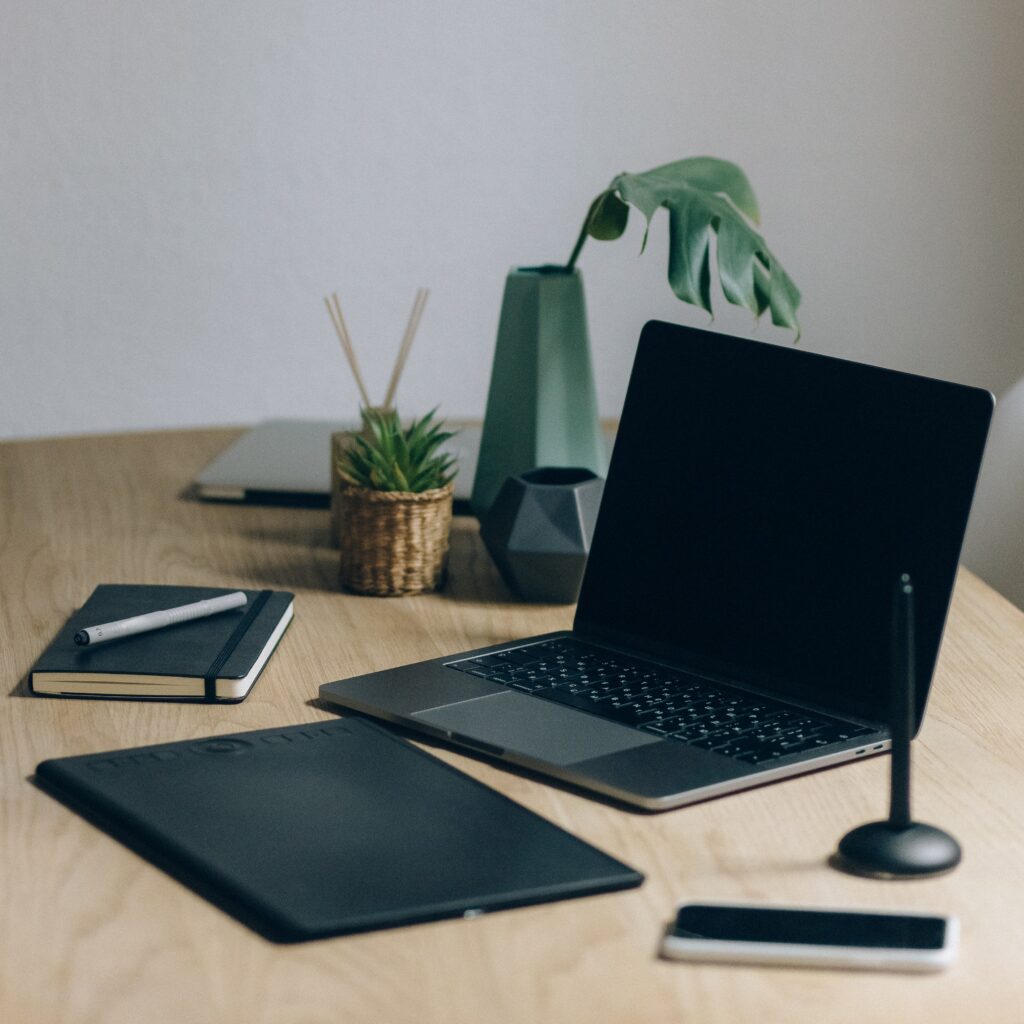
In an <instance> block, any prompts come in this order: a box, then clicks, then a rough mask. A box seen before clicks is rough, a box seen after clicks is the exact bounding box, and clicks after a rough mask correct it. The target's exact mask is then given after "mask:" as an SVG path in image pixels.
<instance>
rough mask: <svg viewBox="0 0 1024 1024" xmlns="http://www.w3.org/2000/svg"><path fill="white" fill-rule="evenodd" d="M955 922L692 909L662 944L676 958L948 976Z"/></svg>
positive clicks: (708, 906) (928, 917) (725, 907)
mask: <svg viewBox="0 0 1024 1024" xmlns="http://www.w3.org/2000/svg"><path fill="white" fill-rule="evenodd" d="M959 937H960V927H959V923H958V922H957V919H956V918H955V917H940V916H937V915H932V914H907V913H897V914H894V913H889V912H888V911H867V912H866V911H860V910H856V911H854V910H819V909H814V910H811V909H800V908H797V907H770V906H747V905H741V904H725V903H684V904H682V905H681V906H680V907H679V909H678V912H677V914H676V919H675V922H674V924H673V925H672V926H671V927H670V928H669V930H668V932H667V933H666V935H665V938H664V939H663V940H662V944H661V954H662V956H665V957H669V958H671V959H674V960H698V961H704V962H708V961H727V962H731V963H747V964H792V965H796V966H801V967H854V968H864V969H870V970H879V969H881V970H889V971H941V970H942V969H943V968H944V967H947V966H948V965H949V964H950V963H952V962H953V959H954V958H955V956H956V952H957V947H958V945H959Z"/></svg>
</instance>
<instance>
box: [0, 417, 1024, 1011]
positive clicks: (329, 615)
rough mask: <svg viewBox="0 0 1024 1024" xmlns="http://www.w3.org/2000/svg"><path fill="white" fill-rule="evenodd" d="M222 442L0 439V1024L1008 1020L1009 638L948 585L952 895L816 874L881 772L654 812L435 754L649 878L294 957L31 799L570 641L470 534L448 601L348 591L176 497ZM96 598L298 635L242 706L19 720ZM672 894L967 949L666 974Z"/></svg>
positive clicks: (982, 608) (330, 571)
mask: <svg viewBox="0 0 1024 1024" xmlns="http://www.w3.org/2000/svg"><path fill="white" fill-rule="evenodd" d="M235 436H236V432H233V431H224V430H216V431H213V430H211V431H189V432H177V433H151V434H137V435H132V436H112V437H96V438H75V439H65V440H47V441H30V442H16V443H7V444H2V445H0V566H2V572H0V588H2V595H3V599H2V603H0V623H2V637H3V642H2V644H0V672H2V679H0V682H2V686H3V706H2V710H0V751H2V766H3V771H2V779H0V856H2V872H0V907H2V908H3V916H2V921H0V941H2V944H3V945H2V952H0V1021H2V1022H4V1024H49V1022H57V1021H60V1022H64V1021H67V1022H74V1024H91V1022H100V1021H102V1022H117V1024H120V1022H125V1024H129V1022H130V1024H147V1022H150V1021H153V1022H157V1021H174V1022H176V1024H191V1022H205V1021H217V1022H220V1024H235V1022H237V1024H242V1022H245V1024H272V1022H289V1024H302V1022H310V1024H312V1022H321V1021H323V1022H328V1021H330V1022H342V1024H357V1022H364V1021H365V1022H368V1024H369V1022H372V1024H406V1022H408V1024H413V1022H415V1024H422V1022H432V1021H438V1022H441V1021H445V1022H454V1024H475V1022H484V1021H489V1022H509V1024H512V1022H515V1024H537V1022H552V1024H555V1022H557V1024H577V1022H578V1024H601V1022H638V1024H639V1022H643V1024H656V1022H661V1021H665V1022H669V1021H672V1022H679V1021H685V1022H688V1021H693V1022H698V1021H699V1022H703V1024H708V1022H715V1021H723V1022H725V1021H727V1022H740V1021H757V1022H758V1024H768V1022H775V1021H778V1022H791V1021H802V1020H807V1021H815V1022H817V1024H832V1022H836V1024H838V1022H847V1021H858V1022H863V1021H886V1022H890V1021H910V1020H928V1021H929V1022H937V1021H949V1022H957V1024H961V1022H963V1021H971V1020H974V1021H979V1022H985V1024H999V1022H1007V1024H1020V1022H1022V1021H1024V970H1022V966H1024V965H1022V953H1021V950H1022V949H1024V740H1022V736H1024V615H1022V614H1021V612H1019V611H1018V610H1017V609H1016V608H1014V607H1013V606H1012V605H1010V604H1009V603H1008V602H1006V601H1005V600H1003V599H1002V598H1001V597H1000V596H999V595H998V594H996V593H995V592H993V591H992V590H990V589H989V588H988V587H987V586H986V585H985V584H984V583H982V582H981V581H980V580H978V579H976V578H975V577H973V576H972V575H971V574H970V573H968V572H966V571H962V572H961V574H960V579H959V581H958V584H957V590H956V594H955V597H954V601H953V606H952V610H951V613H950V617H949V621H948V625H947V630H946V638H945V642H944V646H943V650H942V654H941V657H940V661H939V666H938V670H937V673H936V678H935V681H934V686H933V691H932V697H931V702H930V705H929V710H928V715H927V718H926V720H925V725H924V728H923V730H922V734H921V737H920V742H918V743H917V744H915V753H914V757H915V761H914V768H915V794H914V797H915V811H916V813H917V816H918V817H919V818H920V819H922V820H924V821H931V822H933V823H935V824H938V825H941V826H943V827H946V828H948V829H949V830H951V831H952V832H953V833H954V834H955V835H956V836H957V837H958V838H959V839H960V840H961V842H962V844H963V846H964V851H965V859H964V862H963V864H962V866H961V867H960V868H959V869H958V870H957V871H955V872H954V873H953V874H951V875H948V876H946V877H945V878H940V879H934V880H926V881H916V882H902V883H881V882H871V881H866V880H859V879H855V878H850V877H846V876H844V875H840V874H837V873H835V872H834V871H832V870H830V869H829V868H828V867H827V866H826V859H827V857H828V856H829V854H830V853H831V851H832V850H833V849H834V847H835V844H836V842H837V840H838V839H839V837H840V836H841V835H842V834H843V833H844V832H845V831H846V830H847V829H849V828H850V827H852V826H853V825H856V824H859V823H860V822H863V821H866V820H869V819H872V818H877V817H880V816H882V815H883V814H884V812H885V809H886V779H887V769H888V761H887V759H884V758H875V759H873V760H869V761H862V762H858V763H856V764H853V765H849V766H845V767H841V768H838V769H833V770H830V771H825V772H819V773H817V774H813V775H806V776H802V777H800V778H797V779H792V780H789V781H786V782H783V783H780V784H776V785H773V786H767V787H764V788H761V789H756V790H752V791H749V792H746V793H742V794H739V795H735V796H730V797H726V798H723V799H720V800H714V801H710V802H707V803H704V804H700V805H697V806H694V807H689V808H683V809H681V810H676V811H670V812H668V813H665V814H658V815H648V814H639V813H634V812H631V811H628V810H623V809H622V808H620V807H617V806H613V805H611V804H607V803H603V802H600V801H597V800H593V799H590V798H588V797H585V796H582V795H580V794H578V793H576V792H573V791H570V790H568V789H566V788H561V787H556V786H552V785H547V784H544V783H542V782H540V781H538V780H536V779H534V778H532V777H529V776H527V775H525V774H518V773H515V772H512V771H509V770H506V769H503V768H499V767H497V766H495V765H492V764H489V763H488V762H486V761H485V760H483V759H477V758H473V757H468V756H464V755H461V754H458V753H456V752H454V751H450V750H447V749H445V748H443V747H440V746H428V749H430V750H431V751H432V752H434V753H435V754H436V755H437V756H439V757H441V758H443V759H444V760H445V761H448V762H449V763H451V764H454V765H456V766H458V767H459V768H461V769H462V770H463V771H466V772H468V773H469V774H470V775H472V776H474V777H475V778H477V779H480V780H481V781H483V782H484V783H486V784H488V785H490V786H493V787H495V788H496V789H499V790H501V791H502V792H503V793H506V794H507V795H508V796H510V797H512V798H513V799H515V800H517V801H519V802H520V803H522V804H524V805H525V806H527V807H529V808H531V809H532V810H534V811H536V812H538V813H539V814H541V815H543V816H545V817H547V818H549V819H550V820H552V821H554V822H556V823H557V824H559V825H561V826H563V827H565V828H567V829H569V830H570V831H572V832H574V833H575V834H577V835H579V836H581V837H582V838H584V839H586V840H588V841H590V842H592V843H594V844H595V845H597V846H598V847H600V848H602V849H604V850H606V851H608V852H609V853H611V854H612V855H614V856H616V857H619V858H621V859H622V860H624V861H626V862H627V863H629V864H631V865H633V866H634V867H636V868H638V869H639V870H641V871H643V872H644V873H645V874H646V875H647V881H646V882H645V884H644V885H643V886H642V887H641V888H640V889H636V890H632V891H629V892H624V893H616V894H610V895H605V896H598V897H591V898H588V899H583V900H575V901H568V902H563V903H555V904H548V905H544V906H538V907H529V908H524V909H518V910H511V911H505V912H502V913H496V914H493V915H485V916H483V917H481V918H478V919H475V920H470V921H463V920H457V921H444V922H439V923H434V924H427V925H420V926H416V927H409V928H402V929H398V930H393V931H384V932H376V933H371V934H367V935H359V936H351V937H346V938H339V939H331V940H325V941H320V942H313V943H307V944H303V945H298V946H287V947H286V946H276V945H273V944H271V943H269V942H267V941H265V940H263V939H262V938H260V937H258V936H257V935H255V934H253V933H252V932H250V931H248V930H247V929H246V928H244V927H243V926H242V925H240V924H238V923H237V922H235V921H234V920H233V919H232V918H230V917H228V916H226V915H225V914H223V913H222V912H221V911H219V910H217V909H216V908H214V907H213V906H211V905H210V904H208V903H207V902H205V901H204V900H202V899H200V898H199V897H198V896H196V895H194V894H193V893H192V892H191V891H189V890H188V889H186V888H184V887H183V886H181V885H179V884H178V883H177V882H174V881H172V880H171V879H170V878H169V877H168V876H166V875H165V874H163V873H162V872H161V871H159V870H157V869H156V868H154V867H152V866H151V865H150V864H148V863H147V862H146V861H144V860H142V859H141V858H139V857H137V856H136V855H135V854H133V853H131V852H129V851H128V850H127V849H125V848H124V847H122V846H121V845H119V844H118V843H117V842H115V841H114V840H112V839H110V838H109V837H107V836H106V835H105V834H103V833H102V832H100V831H98V830H97V829H95V828H93V827H92V826H91V825H88V824H86V823H85V822H84V821H83V820H81V819H79V818H78V817H77V816H75V815H74V814H72V813H71V812H69V811H68V810H66V809H65V808H64V807H63V806H61V805H60V804H58V803H57V802H56V801H54V800H52V799H51V798H49V797H48V796H46V795H45V794H43V793H42V792H41V791H39V790H37V789H36V788H35V787H34V786H33V785H32V783H31V781H30V777H31V775H32V773H33V771H34V768H35V765H36V764H37V763H38V762H39V761H41V760H44V759H46V758H50V757H59V756H64V755H72V754H84V753H89V752H93V751H101V750H107V749H114V748H119V747H125V746H135V745H140V744H149V743H160V742H165V741H171V740H183V739H187V738H192V737H200V736H210V735H216V734H218V733H225V732H232V731H238V730H245V729H259V728H266V727H272V726H278V725H288V724H293V723H302V722H310V721H317V720H321V719H327V718H331V717H333V716H332V714H331V713H330V712H328V711H326V710H325V709H323V708H321V707H319V706H318V705H317V703H316V694H317V687H318V685H319V684H320V683H321V682H324V681H326V680H331V679H337V678H341V677H344V676H349V675H353V674H357V673H361V672H366V671H370V670H374V669H381V668H386V667H388V666H392V665H398V664H401V663H403V662H406V661H412V660H418V659H423V658H428V657H433V656H437V655H442V654H448V653H452V652H456V651H459V650H463V649H466V648H471V647H475V646H480V645H483V644H491V643H496V642H501V641H504V640H507V639H511V638H515V637H518V636H525V635H529V634H533V633H540V632H544V631H547V630H551V629H560V628H565V627H567V626H569V625H570V623H571V618H572V609H571V608H567V607H550V606H536V605H532V606H531V605H523V604H518V603H515V602H514V601H513V600H512V598H511V596H510V594H509V593H508V592H507V591H506V590H505V588H504V586H503V585H502V583H501V581H500V579H499V578H498V576H497V575H496V573H495V570H494V568H493V566H492V565H491V563H490V560H489V558H488V556H487V554H486V552H485V550H484V549H483V547H482V545H481V543H480V540H479V536H478V533H477V529H476V525H475V522H473V521H471V520H468V519H460V520H458V521H457V523H456V527H455V532H454V537H453V553H452V562H451V579H450V583H449V586H448V588H447V589H446V590H445V591H444V592H443V593H441V594H437V595H431V596H422V597H406V598H395V599H380V598H367V597H356V596H352V595H348V594H344V593H342V592H340V591H339V590H338V589H337V586H336V577H337V552H336V551H335V550H334V549H332V548H331V546H330V544H329V542H328V518H329V516H328V512H327V511H326V510H323V511H321V510H313V509H306V508H288V507H245V506H232V505H228V504H210V503H201V502H198V501H195V500H192V499H191V498H190V497H189V495H188V493H187V485H188V483H189V481H190V480H191V479H192V477H193V476H194V475H195V474H196V473H197V472H198V471H199V470H200V469H201V468H202V467H203V466H204V465H205V464H206V463H207V462H208V461H209V460H210V459H211V458H212V457H213V456H214V455H215V454H216V453H217V452H218V451H220V450H221V449H222V448H223V447H225V446H226V445H227V443H228V442H229V441H230V440H231V439H233V438H234V437H235ZM326 457H327V456H326V452H325V458H326ZM101 582H110V583H114V582H122V583H171V584H193V585H214V586H225V587H233V586H239V587H243V586H244V587H278V588H283V589H289V590H292V591H294V592H295V594H296V603H295V609H296V617H295V622H294V623H293V625H292V627H291V628H290V630H289V632H288V633H287V634H286V635H285V637H284V639H283V641H282V643H281V646H280V648H279V649H278V651H277V653H276V654H275V655H274V657H273V658H272V659H271V661H270V662H269V664H268V666H267V668H266V670H265V672H264V674H263V676H262V677H261V679H260V680H259V682H258V683H257V685H256V687H255V689H254V690H253V693H252V694H251V696H250V697H249V698H248V699H247V700H246V701H245V702H244V703H242V704H239V705H231V706H225V707H207V706H202V705H174V704H146V703H138V702H115V701H86V700H66V699H46V698H35V697H31V696H29V695H28V694H27V691H26V689H25V677H26V674H27V672H28V670H29V668H30V666H31V664H32V662H33V660H34V659H35V658H36V656H37V655H38V654H39V653H40V651H42V649H43V648H44V647H45V646H46V644H47V643H48V642H49V641H50V639H51V638H52V636H53V635H54V634H55V633H56V631H57V630H58V628H59V627H60V625H61V624H62V623H63V621H64V620H65V618H66V617H67V616H68V615H69V614H70V613H71V612H72V611H73V610H74V609H75V607H76V606H77V605H79V604H80V603H81V602H82V601H84V599H85V598H86V597H87V596H88V595H89V593H90V592H91V591H92V588H93V587H94V586H95V585H96V584H97V583H101ZM329 809H330V797H329V794H325V798H324V810H325V812H329ZM311 827H314V825H313V823H311ZM687 899H688V900H693V899H715V900H758V901H773V902H776V903H781V904H809V905H817V906H841V907H851V908H871V907H879V908H910V909H918V910H925V911H934V912H943V913H952V914H956V915H957V916H959V917H960V919H961V922H962V926H963V940H962V950H961V953H960V957H959V959H958V961H957V962H956V964H955V965H954V966H953V967H952V968H951V969H950V970H948V971H947V972H945V973H944V974H940V975H927V976H911V975H884V974H862V973H854V972H843V971H833V970H818V971H814V970H806V969H799V970H797V969H783V968H749V967H742V968H741V967H726V966H690V965H686V964H682V963H671V962H666V961H663V960H659V959H658V957H657V955H656V950H657V946H658V941H659V939H660V937H661V934H662V931H663V929H664V927H665V925H666V924H667V922H668V921H669V919H670V917H671V914H672V908H673V906H674V904H675V903H676V902H677V901H679V900H687Z"/></svg>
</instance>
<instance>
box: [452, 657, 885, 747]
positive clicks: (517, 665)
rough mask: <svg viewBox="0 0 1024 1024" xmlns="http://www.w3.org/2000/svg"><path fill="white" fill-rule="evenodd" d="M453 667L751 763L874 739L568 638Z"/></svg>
mask: <svg viewBox="0 0 1024 1024" xmlns="http://www.w3.org/2000/svg"><path fill="white" fill-rule="evenodd" d="M447 667H448V668H454V669H458V670H459V671H460V672H468V673H469V674H470V675H474V676H478V677H479V678H481V679H487V680H489V681H490V682H492V683H501V684H503V685H505V686H509V687H511V688H512V689H515V690H523V691H525V692H526V693H532V694H533V695H534V696H535V697H542V698H544V699H545V700H551V701H554V702H555V703H557V704H564V705H566V706H567V707H572V708H577V709H579V710H580V711H587V712H589V713H590V714H593V715H598V716H599V717H601V718H607V719H610V720H611V721H613V722H618V723H620V724H622V725H628V726H631V727H633V728H634V729H641V730H643V731H645V732H652V733H656V734H657V735H659V736H665V737H668V738H670V739H673V740H679V741H680V742H682V743H688V744H690V745H691V746H695V747H704V748H706V749H709V750H714V751H715V752H716V753H718V754H722V755H724V756H725V757H732V758H736V759H737V760H740V761H745V762H747V763H748V764H764V763H765V762H767V761H773V760H775V759H776V758H780V757H786V756H787V755H789V754H798V753H802V752H804V751H808V750H813V749H815V748H817V747H827V746H829V745H830V744H832V743H838V742H841V741H843V740H848V739H852V738H853V737H855V736H861V735H867V734H870V733H871V732H872V730H871V729H866V728H862V727H860V726H857V725H855V724H853V723H851V722H844V721H842V720H840V719H838V718H830V717H828V716H826V715H819V714H815V713H814V712H809V711H804V710H802V709H799V708H794V707H792V706H790V705H787V704H783V703H781V702H779V701H773V700H771V699H770V698H764V697H760V696H758V695H756V694H752V693H747V692H746V691H743V690H738V689H733V688H731V687H728V686H724V685H721V684H719V683H715V682H713V681H711V680H709V679H705V678H704V677H702V676H696V675H691V674H689V673H686V672H683V671H681V670H678V669H672V668H668V667H666V666H663V665H656V664H653V663H651V662H648V661H641V660H639V659H636V658H631V657H629V656H628V655H625V654H619V653H617V652H614V651H608V650H605V649H604V648H601V647H593V646H591V645H589V644H585V643H582V642H581V641H579V640H575V639H572V638H569V637H565V638H559V639H557V640H548V641H545V642H544V643H539V644H530V645H528V646H526V647H516V648H513V649H512V650H508V651H498V652H497V653H495V654H484V655H481V656H480V657H477V658H471V659H468V660H466V661H455V662H449V663H448V666H447Z"/></svg>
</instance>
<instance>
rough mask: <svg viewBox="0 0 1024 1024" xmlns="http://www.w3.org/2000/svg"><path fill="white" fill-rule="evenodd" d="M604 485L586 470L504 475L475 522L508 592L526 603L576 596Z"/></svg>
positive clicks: (566, 600)
mask: <svg viewBox="0 0 1024 1024" xmlns="http://www.w3.org/2000/svg"><path fill="white" fill-rule="evenodd" d="M603 491H604V480H602V479H601V478H600V477H599V476H597V474H595V473H593V472H591V470H589V469H580V468H575V467H574V468H557V467H550V466H546V467H542V468H540V469H532V470H530V471H529V472H527V473H522V474H521V475H520V476H510V477H509V478H508V479H507V480H506V481H505V483H504V484H503V485H502V488H501V490H500V491H499V492H498V496H497V498H495V500H494V503H493V504H492V505H491V507H490V509H489V510H488V511H487V512H486V513H485V514H484V516H483V518H482V519H481V520H480V536H481V537H482V538H483V541H484V544H486V545H487V550H488V551H489V552H490V553H491V557H492V558H493V559H494V561H495V564H496V565H497V566H498V570H499V571H500V572H501V575H502V578H503V579H504V580H505V582H506V583H507V584H508V586H509V588H510V589H511V590H512V591H513V592H514V593H516V594H517V595H518V596H519V597H521V598H523V599H524V600H526V601H544V602H547V603H550V604H572V603H573V602H574V601H575V600H576V598H577V597H578V596H579V592H580V584H581V583H582V582H583V570H584V568H585V567H586V564H587V554H588V552H589V551H590V541H591V538H592V537H593V536H594V524H595V523H596V522H597V511H598V508H599V507H600V505H601V495H602V493H603Z"/></svg>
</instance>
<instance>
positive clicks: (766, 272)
mask: <svg viewBox="0 0 1024 1024" xmlns="http://www.w3.org/2000/svg"><path fill="white" fill-rule="evenodd" d="M630 206H635V207H636V208H637V209H638V210H639V211H640V212H641V213H642V214H643V215H644V218H645V219H646V226H645V230H644V240H643V244H642V245H641V249H640V251H641V252H643V250H644V248H645V247H646V245H647V233H648V230H649V229H650V224H651V218H652V217H653V216H654V214H655V212H656V211H657V210H658V209H659V208H660V207H662V206H664V207H666V208H667V209H668V230H669V257H668V282H669V284H670V285H671V286H672V290H673V291H674V292H675V293H676V295H677V296H679V298H680V299H682V300H683V302H689V303H691V304H692V305H695V306H699V307H700V308H701V309H704V310H706V311H707V312H708V313H711V236H712V235H713V234H714V235H716V236H717V240H718V244H717V252H718V259H717V263H718V279H719V282H720V283H721V286H722V293H723V294H724V295H725V298H726V299H727V300H728V301H729V302H731V303H732V304H733V305H736V306H743V307H745V308H746V309H749V310H750V311H751V312H752V313H753V314H754V316H755V317H759V316H760V315H761V314H762V313H763V312H765V310H770V311H771V319H772V323H775V324H778V325H779V326H781V327H789V328H791V329H792V330H793V331H794V332H795V334H796V336H797V338H799V337H800V325H799V324H798V322H797V319H796V310H797V306H799V304H800V292H799V291H798V289H797V287H796V285H795V284H793V282H792V281H791V280H790V278H789V275H788V274H787V273H786V271H785V270H783V269H782V265H781V264H780V263H779V261H778V260H777V259H776V258H775V257H774V256H773V255H772V253H771V251H770V250H769V248H768V246H767V245H766V244H765V241H764V239H763V238H762V237H761V236H760V235H759V234H758V233H757V231H756V230H755V229H754V226H753V225H755V224H757V223H758V221H759V220H760V215H759V212H758V208H757V200H756V199H755V198H754V190H753V189H752V188H751V187H750V182H749V181H748V180H747V176H746V175H745V174H744V173H743V171H742V170H740V168H739V167H737V166H736V165H735V164H733V163H729V162H728V161H726V160H717V159H715V158H714V157H710V156H698V157H691V158H690V159H688V160H677V161H676V162H675V163H671V164H665V165H664V166H662V167H655V168H654V169H653V170H650V171H645V172H644V173H643V174H625V173H623V174H619V175H617V176H616V177H615V178H613V179H612V182H611V184H610V185H609V186H608V188H607V189H605V191H604V192H602V193H601V194H600V195H599V196H598V197H597V198H596V199H595V200H594V201H593V202H592V203H591V204H590V209H589V210H588V211H587V216H586V219H585V220H584V222H583V227H582V228H581V230H580V234H579V238H578V239H577V240H576V246H575V248H574V249H573V251H572V255H571V256H570V257H569V262H568V263H567V264H566V266H565V267H564V268H563V269H564V270H566V271H571V270H572V269H573V268H574V267H575V265H576V260H577V259H578V257H579V254H580V250H581V249H582V248H583V243H584V242H585V241H586V240H587V237H588V236H589V237H591V238H597V239H601V240H604V241H610V240H612V239H615V238H618V237H619V236H620V235H621V234H622V233H623V232H624V231H625V230H626V222H627V221H628V219H629V207H630ZM552 269H554V268H552Z"/></svg>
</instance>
